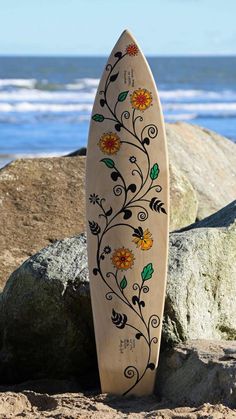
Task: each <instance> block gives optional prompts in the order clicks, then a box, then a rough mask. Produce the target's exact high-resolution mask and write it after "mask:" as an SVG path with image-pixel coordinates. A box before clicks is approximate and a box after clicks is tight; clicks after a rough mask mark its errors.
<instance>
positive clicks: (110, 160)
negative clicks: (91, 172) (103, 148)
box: [100, 159, 115, 169]
mask: <svg viewBox="0 0 236 419" xmlns="http://www.w3.org/2000/svg"><path fill="white" fill-rule="evenodd" d="M100 161H103V163H105V165H106V166H107V167H109V169H113V167H115V163H114V161H113V160H112V159H102V160H100Z"/></svg>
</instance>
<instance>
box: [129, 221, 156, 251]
mask: <svg viewBox="0 0 236 419" xmlns="http://www.w3.org/2000/svg"><path fill="white" fill-rule="evenodd" d="M133 237H135V238H134V239H133V240H132V242H134V243H135V244H136V245H137V247H140V249H141V250H149V249H151V247H152V245H153V238H152V234H151V233H150V231H149V230H148V228H146V230H145V231H144V232H143V229H142V227H138V228H135V229H134V234H133Z"/></svg>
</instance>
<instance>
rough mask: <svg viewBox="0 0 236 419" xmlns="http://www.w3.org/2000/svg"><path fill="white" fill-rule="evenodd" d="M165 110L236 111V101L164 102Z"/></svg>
mask: <svg viewBox="0 0 236 419" xmlns="http://www.w3.org/2000/svg"><path fill="white" fill-rule="evenodd" d="M163 108H164V110H165V111H192V112H217V113H223V112H233V113H235V111H236V102H232V103H227V102H223V103H174V104H170V103H168V104H164V105H163Z"/></svg>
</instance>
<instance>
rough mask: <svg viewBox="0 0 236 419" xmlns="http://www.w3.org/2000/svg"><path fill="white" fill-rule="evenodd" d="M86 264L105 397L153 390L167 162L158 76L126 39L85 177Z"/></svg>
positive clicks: (100, 101) (97, 109) (106, 81)
mask: <svg viewBox="0 0 236 419" xmlns="http://www.w3.org/2000/svg"><path fill="white" fill-rule="evenodd" d="M86 195H87V225H88V229H87V240H88V261H89V275H90V287H91V298H92V309H93V319H94V327H95V336H96V346H97V356H98V364H99V373H100V380H101V387H102V391H103V392H108V393H113V394H123V395H126V394H128V395H130V394H135V395H147V394H151V393H152V392H153V389H154V383H155V372H156V368H157V362H158V356H159V348H160V338H161V324H162V316H163V307H164V298H165V286H166V285H165V284H166V270H167V251H168V213H169V191H168V160H167V146H166V139H165V129H164V122H163V116H162V111H161V105H160V102H159V98H158V94H157V90H156V86H155V82H154V79H153V76H152V74H151V71H150V68H149V66H148V64H147V61H146V59H145V57H144V56H143V54H142V52H141V50H140V48H139V47H138V45H137V42H136V41H135V39H134V38H133V36H132V35H131V34H130V33H129V32H128V31H124V32H123V33H122V35H121V37H120V38H119V40H118V42H117V43H116V45H115V47H114V49H113V51H112V53H111V55H110V57H109V60H108V63H107V65H106V67H105V70H104V73H103V76H102V78H101V81H100V84H99V87H98V91H97V95H96V99H95V103H94V107H93V112H92V119H91V124H90V132H89V143H88V153H87V173H86Z"/></svg>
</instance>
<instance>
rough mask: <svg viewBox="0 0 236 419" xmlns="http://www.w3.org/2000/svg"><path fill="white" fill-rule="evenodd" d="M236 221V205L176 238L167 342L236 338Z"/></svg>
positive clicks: (167, 310) (171, 260)
mask: <svg viewBox="0 0 236 419" xmlns="http://www.w3.org/2000/svg"><path fill="white" fill-rule="evenodd" d="M220 220H221V221H220ZM235 220H236V201H234V202H232V203H231V204H229V205H228V206H227V207H225V208H224V209H223V210H221V211H220V213H216V214H214V215H212V216H211V217H209V218H208V219H206V220H203V221H201V222H199V223H196V224H193V225H192V226H191V228H186V230H187V231H180V232H176V233H172V234H171V235H170V251H169V272H168V281H167V294H166V304H165V314H164V325H163V338H164V341H165V342H166V343H168V344H174V343H178V342H181V341H185V340H188V339H236V304H235V295H236V263H235V261H236V222H235ZM203 226H204V227H203ZM183 230H184V229H183Z"/></svg>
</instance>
